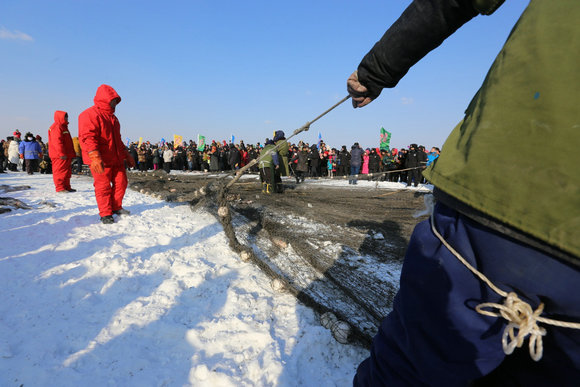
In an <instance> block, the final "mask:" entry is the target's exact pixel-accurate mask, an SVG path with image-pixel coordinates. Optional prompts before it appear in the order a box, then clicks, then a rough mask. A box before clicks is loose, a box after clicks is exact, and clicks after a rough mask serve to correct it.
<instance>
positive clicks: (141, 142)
mask: <svg viewBox="0 0 580 387" xmlns="http://www.w3.org/2000/svg"><path fill="white" fill-rule="evenodd" d="M141 144H143V137H139V146H138V147H139V148H141Z"/></svg>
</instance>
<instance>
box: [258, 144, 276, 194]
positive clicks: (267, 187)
mask: <svg viewBox="0 0 580 387" xmlns="http://www.w3.org/2000/svg"><path fill="white" fill-rule="evenodd" d="M275 147H276V145H274V141H272V140H270V139H269V138H267V139H266V141H265V142H264V148H262V150H261V151H260V158H261V160H260V161H259V163H258V167H259V168H260V181H261V182H262V192H263V193H266V194H271V193H279V192H281V187H280V186H281V181H280V172H279V171H280V158H279V157H278V152H277V151H276V149H275Z"/></svg>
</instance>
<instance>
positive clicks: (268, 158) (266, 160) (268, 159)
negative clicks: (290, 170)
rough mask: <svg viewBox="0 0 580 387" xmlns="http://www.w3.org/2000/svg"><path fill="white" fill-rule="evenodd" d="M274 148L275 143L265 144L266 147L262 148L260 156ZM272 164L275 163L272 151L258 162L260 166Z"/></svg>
mask: <svg viewBox="0 0 580 387" xmlns="http://www.w3.org/2000/svg"><path fill="white" fill-rule="evenodd" d="M273 148H274V145H272V144H268V145H266V146H264V148H262V150H261V151H260V157H262V155H265V154H266V152H268V151H269V150H270V149H273ZM272 164H273V161H272V153H270V154H268V155H266V156H264V158H263V159H261V160H260V162H259V163H258V166H259V167H260V168H265V167H269V166H271V165H272Z"/></svg>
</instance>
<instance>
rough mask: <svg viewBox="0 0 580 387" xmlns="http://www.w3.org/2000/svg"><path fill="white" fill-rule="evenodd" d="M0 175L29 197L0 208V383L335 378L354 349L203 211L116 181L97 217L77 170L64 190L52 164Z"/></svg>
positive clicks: (349, 367)
mask: <svg viewBox="0 0 580 387" xmlns="http://www.w3.org/2000/svg"><path fill="white" fill-rule="evenodd" d="M361 183H362V184H361V185H367V184H368V185H369V187H370V186H372V185H375V183H371V182H364V183H363V182H361ZM330 184H344V185H346V186H347V187H348V183H347V182H345V181H341V182H338V181H336V182H331V183H330ZM381 184H382V183H381ZM384 184H389V183H384ZM391 184H392V183H391ZM0 185H10V186H17V185H29V186H31V189H29V190H23V191H16V192H0V196H2V197H12V198H15V199H19V200H21V201H23V202H25V203H26V204H29V205H31V206H32V207H33V208H32V209H28V210H25V209H13V211H11V212H8V213H4V214H0V219H1V221H0V230H1V231H0V249H1V250H0V295H1V297H2V301H1V302H0V386H2V387H6V386H21V385H24V386H75V387H76V386H84V387H89V386H99V387H100V386H190V385H191V386H299V385H304V386H317V387H318V386H348V385H351V381H352V377H353V375H354V373H355V370H356V367H357V366H358V364H359V363H360V362H361V361H362V360H363V359H364V358H365V357H367V355H368V352H367V351H366V350H364V349H360V348H358V347H354V346H350V345H342V344H339V343H337V342H336V341H335V340H334V339H333V338H332V336H331V333H330V331H329V330H327V329H325V328H324V327H322V326H321V325H320V324H319V322H318V317H317V316H316V314H315V313H314V312H313V311H312V310H311V309H309V308H307V307H305V306H303V305H301V304H300V303H298V302H297V301H296V299H295V298H294V297H293V296H291V295H289V294H286V293H279V292H276V291H274V290H273V289H272V288H271V286H270V279H269V278H268V277H267V276H266V275H264V274H263V273H262V272H261V271H260V270H259V269H258V268H256V267H254V266H252V265H251V264H246V263H243V262H242V261H241V260H240V258H239V257H238V256H237V255H236V254H234V253H233V252H232V251H231V250H230V249H229V247H228V245H227V242H226V237H225V235H224V233H223V230H222V228H221V226H220V224H219V223H218V222H217V221H216V220H215V219H214V218H213V217H212V216H210V215H209V214H207V213H204V212H197V213H194V212H192V211H191V210H190V209H189V207H188V206H187V205H183V204H176V203H167V202H162V201H160V200H157V199H154V198H152V197H150V196H146V195H143V194H140V193H137V192H134V191H131V190H127V193H126V195H125V201H124V207H125V208H126V209H128V210H130V211H131V212H132V214H131V215H130V216H125V217H121V218H116V223H115V224H113V225H103V224H101V223H100V222H99V217H98V211H97V206H96V201H95V198H94V193H93V187H92V179H91V178H90V177H86V176H73V178H72V186H73V188H75V189H77V190H78V192H75V193H70V194H56V193H55V192H54V185H53V183H52V175H40V174H35V175H33V176H29V175H27V174H25V173H23V172H17V173H14V172H11V173H6V174H0Z"/></svg>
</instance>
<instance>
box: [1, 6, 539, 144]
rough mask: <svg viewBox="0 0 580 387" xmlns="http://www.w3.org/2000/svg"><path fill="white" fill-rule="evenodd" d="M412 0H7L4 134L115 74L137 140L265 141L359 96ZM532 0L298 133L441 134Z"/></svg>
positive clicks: (329, 138)
mask: <svg viewBox="0 0 580 387" xmlns="http://www.w3.org/2000/svg"><path fill="white" fill-rule="evenodd" d="M409 3H410V2H409V1H399V0H382V1H374V0H373V1H362V2H352V1H342V0H334V1H331V0H324V1H316V0H310V1H302V0H295V1H287V2H282V1H251V0H248V1H222V0H211V1H209V0H207V1H206V0H204V1H196V0H190V1H171V0H167V1H163V2H162V1H147V0H141V1H129V0H127V1H124V0H117V1H108V0H101V1H90V0H76V1H72V0H69V1H44V0H37V1H27V0H3V1H2V2H1V3H0V52H1V56H0V58H1V59H0V135H1V136H2V137H6V136H7V135H11V134H12V131H13V130H14V129H16V128H18V129H20V131H22V132H24V131H31V132H33V133H35V134H40V135H41V136H43V138H45V137H46V136H47V130H48V127H49V126H50V125H51V123H52V120H53V114H54V111H55V110H64V111H67V112H68V113H69V116H70V129H71V132H72V133H73V134H76V133H78V127H77V117H78V115H79V114H80V113H81V112H82V111H83V110H84V109H86V108H87V107H89V106H91V105H92V103H93V97H94V95H95V91H96V89H97V87H98V86H99V85H100V84H103V83H105V84H109V85H111V86H113V87H114V88H115V89H116V90H117V92H118V93H119V95H121V97H122V99H123V101H122V102H121V104H120V105H119V106H118V108H117V117H118V118H119V120H120V122H121V134H122V136H123V138H124V139H125V138H130V139H131V140H138V138H139V137H143V138H144V139H145V140H151V141H154V142H157V141H159V140H160V139H161V138H162V137H163V138H166V139H168V138H172V136H173V135H174V134H178V135H182V136H183V138H184V139H194V138H196V137H197V135H198V134H203V135H205V136H206V139H207V140H211V139H216V140H223V139H229V138H230V137H231V135H232V134H233V135H235V137H236V141H238V140H239V139H244V140H245V141H246V143H250V142H257V141H260V142H261V141H263V140H264V139H265V138H266V137H271V135H272V132H273V131H274V130H284V131H285V132H286V134H287V135H289V134H290V133H291V132H292V131H293V130H294V129H296V128H299V127H301V126H302V125H303V124H304V123H306V122H307V121H309V120H312V119H313V118H315V117H316V116H318V115H319V114H320V113H322V112H323V111H325V110H326V109H327V108H329V107H330V106H332V105H333V104H334V103H336V102H337V101H339V100H340V99H341V98H342V97H344V96H346V95H347V93H346V79H347V78H348V76H349V75H350V74H351V73H352V71H353V70H355V69H356V67H357V66H358V63H359V62H360V60H361V59H362V57H363V56H364V55H365V54H366V53H367V52H368V50H370V48H371V47H372V46H373V44H374V43H375V42H376V41H377V40H378V39H380V37H381V36H382V35H383V33H384V32H385V31H386V29H387V28H388V27H389V26H390V24H391V23H392V22H393V21H394V20H396V18H397V17H398V16H399V15H400V14H401V12H402V11H403V10H404V9H405V8H406V6H407V5H408V4H409ZM527 4H528V1H527V0H510V1H506V4H504V5H503V6H502V7H501V8H500V9H499V10H498V11H497V12H496V13H495V14H494V15H492V16H479V17H477V18H476V19H474V20H472V21H471V22H470V23H468V24H467V25H465V26H463V27H462V28H461V29H460V30H459V31H457V32H456V33H455V34H454V35H453V36H452V37H450V38H449V39H448V40H447V41H445V42H444V43H443V45H442V46H440V47H439V48H438V49H437V50H435V51H433V52H431V53H430V54H429V55H427V56H426V57H425V58H424V59H423V61H421V62H420V63H419V64H417V65H416V66H415V67H413V68H412V69H411V71H410V72H409V73H408V74H407V76H406V77H405V78H404V79H403V80H402V81H401V82H400V83H399V85H398V86H397V87H396V88H395V89H390V90H384V91H383V93H382V94H381V96H380V97H379V99H378V100H376V101H374V102H373V103H371V104H370V105H369V106H367V107H365V108H362V109H356V110H355V109H353V108H352V106H351V105H350V101H347V102H346V103H344V104H342V105H341V106H339V107H338V108H336V109H335V110H334V111H332V112H331V113H329V114H328V115H327V116H325V117H324V118H322V119H321V120H319V121H318V122H317V123H315V124H314V125H313V126H312V127H311V129H310V131H308V132H305V133H303V134H301V135H299V136H298V137H297V140H298V139H302V140H304V141H307V142H310V143H312V142H316V140H317V137H318V132H321V133H322V137H323V139H324V140H325V142H326V143H327V144H329V145H331V146H334V147H340V146H341V145H347V146H348V147H350V145H351V144H352V143H353V142H355V141H358V142H359V143H360V144H361V145H362V146H363V147H370V146H377V145H378V142H379V129H380V128H381V127H384V128H385V129H387V130H389V131H390V132H392V140H391V145H392V146H395V147H401V146H407V145H408V144H410V143H413V142H415V143H420V144H424V145H426V146H428V147H431V146H441V145H442V144H443V142H444V141H445V138H446V137H447V135H448V134H449V132H450V131H451V129H452V128H453V127H454V126H455V125H456V124H457V122H459V121H460V120H461V118H462V114H463V112H464V110H465V108H466V106H467V105H468V103H469V101H470V100H471V98H472V96H473V95H474V94H475V92H476V91H477V89H478V88H479V86H480V85H481V82H482V80H483V78H484V77H485V75H486V73H487V70H488V69H489V66H490V65H491V63H492V61H493V59H494V58H495V56H496V55H497V53H498V52H499V50H500V48H501V46H502V45H503V43H504V42H505V40H506V38H507V36H508V34H509V32H510V30H511V28H512V27H513V25H514V23H515V22H516V21H517V19H518V17H519V15H520V14H521V12H522V11H523V9H524V8H525V7H526V5H527Z"/></svg>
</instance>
